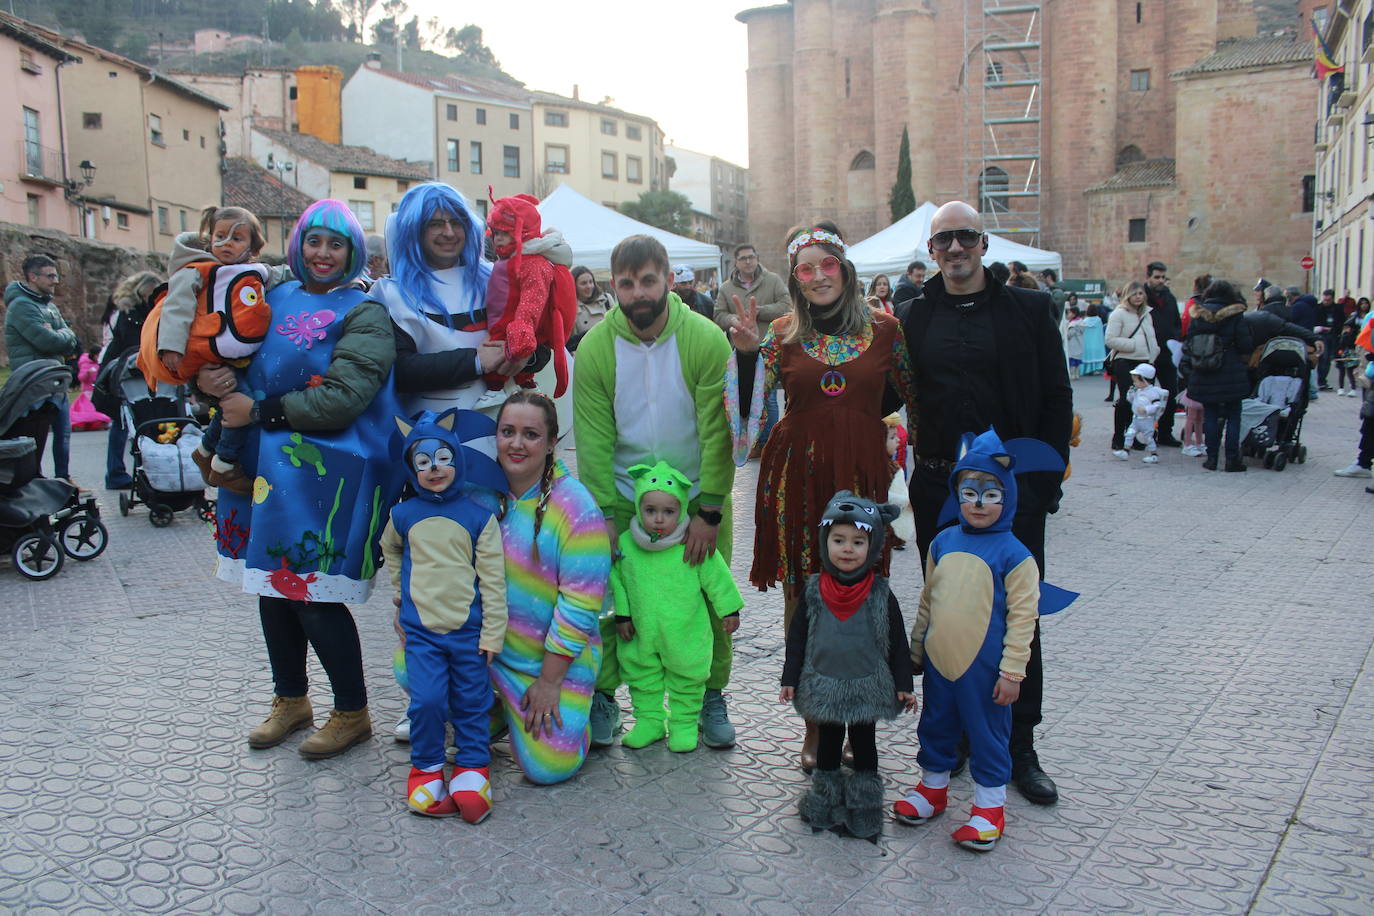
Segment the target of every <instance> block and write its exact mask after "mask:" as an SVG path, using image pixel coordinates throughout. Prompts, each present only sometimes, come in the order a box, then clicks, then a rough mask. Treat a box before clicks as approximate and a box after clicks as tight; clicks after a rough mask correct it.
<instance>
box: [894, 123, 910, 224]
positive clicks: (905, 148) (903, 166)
mask: <svg viewBox="0 0 1374 916" xmlns="http://www.w3.org/2000/svg"><path fill="white" fill-rule="evenodd" d="M887 204H888V207H890V208H891V210H892V221H893V222H894V223H895V222H897V220H899V219H901V218H902V217H903V216H906V215H907V214H908V213H910V212H911V211H912V210H915V209H916V192H914V191H913V190H912V189H911V137H910V136H909V135H908V134H907V129H906V125H902V148H901V149H900V150H899V151H898V153H897V180H896V181H895V182H893V184H892V194H891V195H889V196H888V199H887Z"/></svg>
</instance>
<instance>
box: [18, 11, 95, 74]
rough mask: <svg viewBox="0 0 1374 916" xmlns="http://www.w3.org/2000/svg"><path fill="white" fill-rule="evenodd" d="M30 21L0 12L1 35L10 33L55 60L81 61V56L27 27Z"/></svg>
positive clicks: (24, 43)
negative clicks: (70, 52) (68, 51)
mask: <svg viewBox="0 0 1374 916" xmlns="http://www.w3.org/2000/svg"><path fill="white" fill-rule="evenodd" d="M28 25H29V23H27V22H25V21H24V20H23V19H20V18H19V17H17V16H8V15H6V14H4V13H0V35H8V36H9V37H11V38H13V39H14V40H15V41H17V42H19V43H20V44H22V45H26V46H27V47H30V48H33V49H34V50H35V51H39V52H42V53H43V54H46V55H48V56H49V57H51V58H52V59H53V60H60V61H73V62H80V60H81V58H79V57H77V56H76V55H74V54H68V53H67V52H66V51H64V50H62V49H61V48H60V47H58V46H57V45H55V44H53V43H52V42H51V41H48V40H47V39H45V38H43V37H42V36H41V35H39V34H38V33H36V32H34V31H32V30H31V29H29V28H27V26H28Z"/></svg>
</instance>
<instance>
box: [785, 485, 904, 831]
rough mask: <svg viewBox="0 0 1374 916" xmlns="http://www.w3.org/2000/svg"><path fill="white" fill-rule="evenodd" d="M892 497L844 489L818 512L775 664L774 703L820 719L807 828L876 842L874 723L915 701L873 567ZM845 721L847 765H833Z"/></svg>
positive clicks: (892, 513) (804, 812)
mask: <svg viewBox="0 0 1374 916" xmlns="http://www.w3.org/2000/svg"><path fill="white" fill-rule="evenodd" d="M897 514H898V509H897V507H896V506H894V505H892V504H890V503H889V504H884V505H878V504H877V503H875V502H873V501H872V500H868V499H863V498H862V497H859V496H856V495H854V494H853V493H851V492H850V491H849V490H841V491H840V492H838V493H836V494H835V495H834V497H832V498H831V500H830V502H829V503H828V504H827V505H826V507H825V512H824V513H822V515H821V524H820V541H821V543H820V548H821V550H820V558H821V568H822V572H820V573H819V574H816V575H813V576H811V578H810V579H808V580H807V583H806V588H805V589H804V590H803V591H802V595H801V599H800V601H799V602H798V604H797V609H796V611H795V612H794V613H793V615H792V625H791V626H790V627H789V628H788V630H787V656H786V661H785V662H784V664H783V669H782V692H781V693H780V694H779V696H778V699H779V701H781V702H784V703H785V702H788V701H789V700H790V701H791V702H792V704H793V705H794V706H796V708H797V712H799V713H801V714H802V715H803V716H804V717H805V718H806V719H807V720H809V721H813V722H815V723H817V727H818V728H819V730H820V741H819V743H818V744H817V746H816V769H815V772H814V773H813V774H812V776H811V786H810V787H809V789H808V790H807V792H806V794H805V795H804V796H802V799H801V802H800V804H799V805H798V810H799V812H800V813H801V816H802V820H804V821H806V822H807V823H808V824H810V825H811V829H812V830H813V831H820V830H828V829H839V828H844V829H845V830H847V831H848V832H849V833H850V834H851V835H852V836H856V837H860V838H862V839H866V840H870V841H872V842H874V843H876V842H877V841H878V834H879V833H881V832H882V822H883V781H882V778H881V777H880V776H879V775H878V745H877V740H876V737H875V734H874V723H875V722H877V720H878V719H892V718H895V717H896V715H897V714H898V713H899V712H900V711H901V710H902V709H903V708H905V709H914V708H915V705H916V699H915V697H914V696H913V695H912V692H911V688H912V683H911V653H910V651H909V649H908V647H907V641H906V627H905V625H904V624H903V623H902V611H901V608H899V607H898V606H897V599H896V597H895V596H894V595H893V594H892V591H891V590H890V589H889V588H888V584H887V578H886V577H884V576H879V575H875V574H874V572H873V567H874V566H875V565H876V564H877V563H878V561H879V560H880V559H881V558H882V555H883V536H884V535H883V527H884V526H885V525H888V524H890V523H891V522H892V521H893V520H894V519H895V518H896V517H897ZM846 728H847V729H848V731H849V744H850V747H851V749H852V750H853V752H854V772H853V774H852V775H851V776H850V777H849V778H848V779H847V780H846V779H845V777H844V774H843V773H842V771H841V770H840V759H841V756H842V753H843V752H842V749H843V747H844V736H845V730H846Z"/></svg>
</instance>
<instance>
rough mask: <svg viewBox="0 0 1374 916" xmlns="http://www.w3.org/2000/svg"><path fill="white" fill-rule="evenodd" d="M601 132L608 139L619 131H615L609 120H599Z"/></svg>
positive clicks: (612, 122)
mask: <svg viewBox="0 0 1374 916" xmlns="http://www.w3.org/2000/svg"><path fill="white" fill-rule="evenodd" d="M601 132H602V133H603V134H605V135H606V136H608V137H614V136H615V135H616V134H617V133H619V131H618V130H616V126H615V122H614V121H612V120H611V119H610V118H602V119H601Z"/></svg>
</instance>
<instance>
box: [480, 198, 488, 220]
mask: <svg viewBox="0 0 1374 916" xmlns="http://www.w3.org/2000/svg"><path fill="white" fill-rule="evenodd" d="M488 207H489V204H488V203H487V201H485V200H479V201H477V212H478V213H479V214H480V215H481V217H482V222H486V221H487V209H488Z"/></svg>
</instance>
